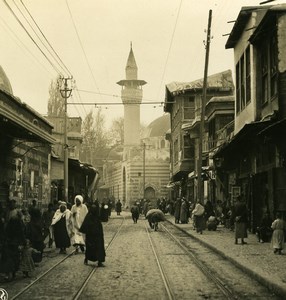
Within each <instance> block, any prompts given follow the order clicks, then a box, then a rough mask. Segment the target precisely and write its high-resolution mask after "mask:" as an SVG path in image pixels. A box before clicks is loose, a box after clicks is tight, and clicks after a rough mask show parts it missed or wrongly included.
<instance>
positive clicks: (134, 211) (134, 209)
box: [131, 203, 139, 224]
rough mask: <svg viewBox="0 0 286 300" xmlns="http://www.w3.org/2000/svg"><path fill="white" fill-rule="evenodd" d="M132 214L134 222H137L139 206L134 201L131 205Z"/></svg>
mask: <svg viewBox="0 0 286 300" xmlns="http://www.w3.org/2000/svg"><path fill="white" fill-rule="evenodd" d="M131 215H132V220H133V222H134V224H136V223H137V221H138V219H139V207H138V204H137V203H134V204H133V205H132V206H131Z"/></svg>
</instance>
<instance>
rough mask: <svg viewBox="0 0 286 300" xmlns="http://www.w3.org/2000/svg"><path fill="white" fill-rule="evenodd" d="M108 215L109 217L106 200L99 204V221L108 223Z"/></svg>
mask: <svg viewBox="0 0 286 300" xmlns="http://www.w3.org/2000/svg"><path fill="white" fill-rule="evenodd" d="M108 215H109V210H108V205H107V202H106V200H103V201H102V203H101V207H100V219H101V221H102V222H108Z"/></svg>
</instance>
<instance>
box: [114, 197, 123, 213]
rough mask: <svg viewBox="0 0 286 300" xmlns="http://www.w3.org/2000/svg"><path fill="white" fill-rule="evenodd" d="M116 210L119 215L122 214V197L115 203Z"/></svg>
mask: <svg viewBox="0 0 286 300" xmlns="http://www.w3.org/2000/svg"><path fill="white" fill-rule="evenodd" d="M115 210H116V213H117V216H120V213H121V210H122V203H121V201H120V199H118V201H117V202H116V204H115Z"/></svg>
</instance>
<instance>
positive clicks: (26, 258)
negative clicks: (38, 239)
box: [19, 240, 40, 277]
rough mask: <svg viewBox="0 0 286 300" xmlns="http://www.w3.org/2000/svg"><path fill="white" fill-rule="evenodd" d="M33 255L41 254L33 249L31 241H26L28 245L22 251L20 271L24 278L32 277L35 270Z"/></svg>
mask: <svg viewBox="0 0 286 300" xmlns="http://www.w3.org/2000/svg"><path fill="white" fill-rule="evenodd" d="M33 253H40V252H39V251H37V250H36V249H33V248H32V247H31V242H30V240H26V244H25V245H24V247H23V249H22V255H21V261H20V266H19V270H20V271H22V272H23V275H24V277H30V274H29V273H30V272H32V271H33V270H34V269H35V263H34V260H33V258H32V254H33Z"/></svg>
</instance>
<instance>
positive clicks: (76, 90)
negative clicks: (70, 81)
mask: <svg viewBox="0 0 286 300" xmlns="http://www.w3.org/2000/svg"><path fill="white" fill-rule="evenodd" d="M74 91H75V92H76V95H77V98H78V99H79V101H80V102H82V99H81V95H80V93H79V91H78V88H77V85H76V82H74ZM82 108H83V110H84V113H85V115H87V112H86V110H85V106H84V105H82Z"/></svg>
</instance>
